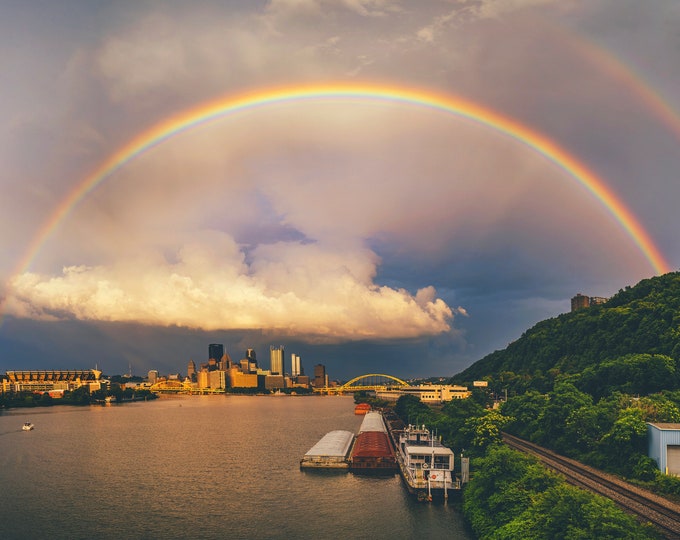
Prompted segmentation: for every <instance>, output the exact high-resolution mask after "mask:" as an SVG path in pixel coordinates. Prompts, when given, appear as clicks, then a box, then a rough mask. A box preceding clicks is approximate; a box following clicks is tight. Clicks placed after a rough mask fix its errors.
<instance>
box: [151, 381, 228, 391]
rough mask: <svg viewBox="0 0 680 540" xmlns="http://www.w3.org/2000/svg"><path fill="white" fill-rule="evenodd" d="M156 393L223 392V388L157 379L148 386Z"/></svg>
mask: <svg viewBox="0 0 680 540" xmlns="http://www.w3.org/2000/svg"><path fill="white" fill-rule="evenodd" d="M149 390H151V391H152V392H156V393H158V394H224V388H196V387H195V386H192V385H191V383H187V382H182V381H178V380H171V381H159V382H157V383H156V384H153V385H152V386H151V388H149Z"/></svg>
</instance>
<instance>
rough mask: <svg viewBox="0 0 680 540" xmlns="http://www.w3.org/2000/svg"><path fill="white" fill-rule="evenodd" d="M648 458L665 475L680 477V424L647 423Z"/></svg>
mask: <svg viewBox="0 0 680 540" xmlns="http://www.w3.org/2000/svg"><path fill="white" fill-rule="evenodd" d="M647 433H648V441H649V447H648V454H647V455H648V456H649V457H650V458H652V459H653V460H654V461H656V464H657V466H658V467H659V470H660V471H661V472H662V473H664V474H672V475H675V476H680V424H678V423H651V422H649V423H647Z"/></svg>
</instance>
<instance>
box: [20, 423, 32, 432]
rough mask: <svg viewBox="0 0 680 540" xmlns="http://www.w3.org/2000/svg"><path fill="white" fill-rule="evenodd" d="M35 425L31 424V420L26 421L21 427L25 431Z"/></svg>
mask: <svg viewBox="0 0 680 540" xmlns="http://www.w3.org/2000/svg"><path fill="white" fill-rule="evenodd" d="M34 427H35V426H33V424H31V423H30V422H24V425H23V426H22V427H21V429H23V430H24V431H31V430H32V429H33V428H34Z"/></svg>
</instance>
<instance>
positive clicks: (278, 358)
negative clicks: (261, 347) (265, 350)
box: [269, 345, 284, 375]
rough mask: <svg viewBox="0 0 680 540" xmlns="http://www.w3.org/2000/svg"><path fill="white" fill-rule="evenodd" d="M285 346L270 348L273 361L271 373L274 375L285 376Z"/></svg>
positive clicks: (270, 356)
mask: <svg viewBox="0 0 680 540" xmlns="http://www.w3.org/2000/svg"><path fill="white" fill-rule="evenodd" d="M283 354H284V352H283V345H279V346H278V347H275V346H274V345H271V346H270V347H269V358H270V360H271V365H270V366H271V367H270V371H271V372H272V375H283Z"/></svg>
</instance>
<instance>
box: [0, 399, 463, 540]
mask: <svg viewBox="0 0 680 540" xmlns="http://www.w3.org/2000/svg"><path fill="white" fill-rule="evenodd" d="M27 420H30V421H31V422H33V424H34V425H35V429H34V430H33V431H30V432H23V431H21V426H22V424H23V423H24V422H25V421H27ZM361 420H362V417H360V416H355V415H354V403H353V400H352V398H348V397H320V396H304V397H303V396H300V397H293V396H282V397H275V396H184V397H171V398H165V397H163V398H160V399H158V400H155V401H150V402H146V403H129V404H124V405H111V406H96V407H85V408H79V407H68V406H56V407H51V408H35V409H13V410H9V411H3V412H2V413H0V538H3V539H5V540H11V539H12V540H13V539H25V538H50V539H62V538H63V539H66V538H68V539H92V538H96V539H101V540H106V539H120V538H139V539H161V538H162V539H169V538H182V539H184V538H192V539H217V538H258V539H265V538H272V539H273V538H367V539H368V538H371V539H379V538H390V539H392V538H417V537H422V538H443V537H447V538H460V539H469V538H472V536H471V535H470V533H468V532H467V531H466V529H465V526H464V523H463V518H462V516H461V514H460V512H459V510H458V509H457V508H456V505H455V504H454V503H449V504H448V505H444V504H443V503H440V504H426V503H418V502H416V501H415V500H414V499H413V498H412V497H411V496H410V495H409V494H408V493H407V491H406V489H405V488H404V486H403V485H402V483H401V479H400V478H399V476H394V477H388V478H380V477H363V476H357V475H354V474H351V473H347V472H319V471H311V472H307V471H301V470H300V468H299V461H300V458H301V457H302V456H303V455H304V453H305V452H306V451H307V450H309V449H310V448H311V447H312V446H313V445H314V444H315V443H316V442H317V441H318V440H319V439H320V438H321V437H322V436H323V435H324V434H325V433H327V432H328V431H331V430H334V429H346V430H350V431H353V432H355V433H356V432H357V430H358V428H359V425H360V424H361Z"/></svg>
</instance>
